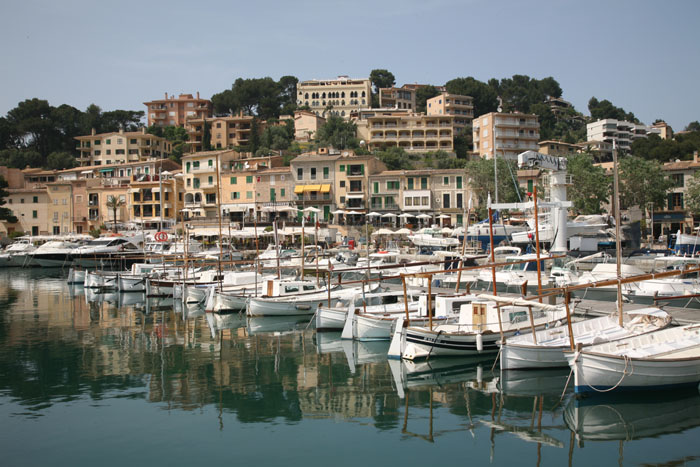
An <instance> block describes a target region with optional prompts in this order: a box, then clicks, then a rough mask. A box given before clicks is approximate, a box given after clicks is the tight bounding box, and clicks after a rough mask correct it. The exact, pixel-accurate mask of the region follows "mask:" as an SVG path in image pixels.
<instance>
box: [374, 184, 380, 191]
mask: <svg viewBox="0 0 700 467" xmlns="http://www.w3.org/2000/svg"><path fill="white" fill-rule="evenodd" d="M374 192H375V193H379V182H374Z"/></svg>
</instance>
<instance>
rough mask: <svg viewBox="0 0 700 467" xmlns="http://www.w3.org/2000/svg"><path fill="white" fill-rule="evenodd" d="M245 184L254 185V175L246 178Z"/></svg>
mask: <svg viewBox="0 0 700 467" xmlns="http://www.w3.org/2000/svg"><path fill="white" fill-rule="evenodd" d="M245 182H246V183H253V176H252V175H248V176H246V178H245Z"/></svg>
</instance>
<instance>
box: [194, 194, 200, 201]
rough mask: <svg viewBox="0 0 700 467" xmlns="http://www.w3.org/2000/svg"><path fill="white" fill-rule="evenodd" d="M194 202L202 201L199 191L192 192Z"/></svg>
mask: <svg viewBox="0 0 700 467" xmlns="http://www.w3.org/2000/svg"><path fill="white" fill-rule="evenodd" d="M194 202H195V203H201V202H202V194H201V193H195V194H194Z"/></svg>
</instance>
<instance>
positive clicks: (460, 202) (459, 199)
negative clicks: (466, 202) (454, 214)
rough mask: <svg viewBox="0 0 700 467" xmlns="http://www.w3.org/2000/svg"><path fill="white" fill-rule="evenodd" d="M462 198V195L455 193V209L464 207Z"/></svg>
mask: <svg viewBox="0 0 700 467" xmlns="http://www.w3.org/2000/svg"><path fill="white" fill-rule="evenodd" d="M463 197H464V195H463V194H462V193H457V203H456V204H457V205H456V206H455V207H457V208H460V209H461V208H463V207H464V206H463V201H462V198H463ZM457 223H458V224H460V223H461V221H459V220H458V221H457Z"/></svg>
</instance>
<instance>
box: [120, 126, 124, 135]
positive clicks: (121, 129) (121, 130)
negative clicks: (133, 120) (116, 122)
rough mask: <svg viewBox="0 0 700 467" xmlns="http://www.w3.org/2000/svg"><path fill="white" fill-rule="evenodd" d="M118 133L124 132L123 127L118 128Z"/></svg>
mask: <svg viewBox="0 0 700 467" xmlns="http://www.w3.org/2000/svg"><path fill="white" fill-rule="evenodd" d="M119 134H120V135H123V134H124V127H121V128H119Z"/></svg>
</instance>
